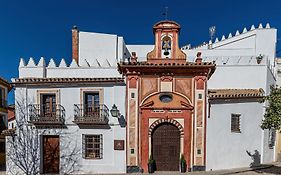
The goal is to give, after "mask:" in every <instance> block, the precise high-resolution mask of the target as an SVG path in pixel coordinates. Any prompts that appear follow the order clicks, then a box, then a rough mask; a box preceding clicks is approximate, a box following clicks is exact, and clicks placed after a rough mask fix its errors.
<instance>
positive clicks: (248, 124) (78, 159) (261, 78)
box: [7, 24, 277, 174]
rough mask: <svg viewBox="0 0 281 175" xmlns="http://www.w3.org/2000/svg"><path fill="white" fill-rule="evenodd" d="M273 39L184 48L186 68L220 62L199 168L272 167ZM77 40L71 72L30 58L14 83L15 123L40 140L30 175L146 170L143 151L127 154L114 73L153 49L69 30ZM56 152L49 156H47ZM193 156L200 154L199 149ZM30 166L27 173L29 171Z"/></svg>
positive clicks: (267, 35)
mask: <svg viewBox="0 0 281 175" xmlns="http://www.w3.org/2000/svg"><path fill="white" fill-rule="evenodd" d="M276 33H277V30H276V29H274V28H270V26H269V24H267V25H266V26H265V27H263V26H262V25H261V24H260V25H259V26H258V27H257V28H255V26H252V27H251V28H250V29H248V30H247V29H246V28H245V29H244V30H243V31H241V32H239V31H237V32H236V33H235V34H234V33H231V34H229V36H228V37H225V36H222V39H221V40H220V41H218V39H216V40H215V42H214V43H212V42H208V43H207V44H203V45H201V46H199V47H195V48H190V47H187V46H183V47H182V48H181V50H182V51H183V52H184V53H185V54H186V55H187V62H195V59H196V54H197V53H198V52H201V53H202V59H203V62H205V61H206V62H212V61H215V63H216V70H215V72H214V74H213V75H212V77H211V78H210V80H209V81H208V87H207V88H208V92H209V95H208V97H207V105H206V107H205V108H204V112H205V114H206V115H205V117H206V119H205V121H206V130H205V137H204V138H205V142H206V143H205V144H204V145H205V146H204V149H205V151H204V153H205V152H206V154H204V155H203V158H202V160H203V163H202V164H200V166H199V168H198V166H197V169H200V170H216V169H227V168H237V167H247V166H251V165H256V164H259V163H268V162H272V161H274V158H275V157H274V149H273V148H274V145H272V143H271V142H270V138H271V137H270V134H271V133H270V132H268V131H263V130H262V129H261V128H260V127H259V126H260V124H261V120H262V118H263V114H264V112H265V108H264V106H265V104H264V103H259V102H260V100H261V98H262V96H263V95H266V94H268V93H269V90H270V89H269V86H270V85H272V84H275V81H276V68H275V45H276ZM72 39H73V43H72V44H73V45H72V47H73V51H72V52H73V60H72V62H71V64H70V65H67V64H66V62H65V60H64V59H62V60H61V62H60V63H59V64H57V63H55V62H54V60H52V59H51V60H50V61H49V63H48V64H46V63H45V59H44V58H41V59H40V60H39V62H38V63H37V64H36V63H35V61H34V60H33V59H32V58H30V59H29V61H28V63H27V64H26V63H25V61H24V59H21V61H20V66H19V77H18V78H16V79H13V85H14V86H15V98H16V119H17V121H18V123H20V122H22V121H25V123H24V125H23V126H25V129H24V130H23V131H25V132H26V131H28V132H31V133H34V132H35V133H36V135H37V136H38V137H35V138H34V139H33V140H37V141H38V143H37V146H38V149H36V150H35V151H34V152H36V154H35V153H34V154H32V155H33V156H34V160H36V161H33V162H34V163H33V164H34V167H35V168H33V169H32V172H33V173H35V174H36V173H51V172H58V171H59V172H61V173H75V174H87V173H93V174H97V173H125V172H126V166H139V167H140V168H143V169H145V168H144V167H142V166H141V163H140V158H139V159H138V160H136V161H131V158H132V157H131V154H133V155H134V156H135V154H140V152H136V153H135V152H134V150H132V149H130V150H129V144H130V143H129V141H128V140H129V139H130V138H128V137H129V136H128V132H127V133H126V120H127V119H128V108H129V104H128V103H127V101H126V81H125V79H124V78H123V77H122V75H120V74H119V72H118V71H117V63H118V62H121V61H126V62H127V60H128V59H129V58H131V57H132V55H131V53H132V52H136V53H137V57H138V61H146V59H147V58H146V57H147V53H148V52H150V51H151V50H153V48H154V45H126V44H125V42H124V39H123V37H120V36H117V35H111V34H101V33H93V32H82V31H78V30H77V28H74V29H73V31H72ZM257 58H261V60H257ZM152 71H153V70H152ZM114 104H115V105H116V106H117V108H118V110H119V111H120V112H119V114H118V115H117V116H112V115H111V112H110V110H111V109H112V106H113V105H114ZM193 105H194V104H193ZM196 115H197V114H195V115H194V117H196ZM23 119H24V120H23ZM26 128H29V130H28V129H26ZM19 131H20V129H17V131H16V133H17V134H18V135H17V136H13V137H10V138H9V140H8V141H7V147H9V148H12V144H13V143H17V139H20V138H19V137H20V134H19V133H18V132H19ZM139 134H140V135H141V133H139ZM33 135H34V134H33ZM194 137H195V136H194ZM139 138H141V136H139ZM192 138H193V136H192ZM48 143H51V145H53V146H50V145H49V146H48ZM126 147H128V149H127V150H126ZM58 148H59V149H58ZM21 149H23V148H21ZM55 150H56V152H55V154H52V155H53V156H51V157H50V155H51V154H50V152H49V151H55ZM192 151H193V152H192V154H194V155H197V154H199V152H198V149H196V146H195V143H193V146H192ZM200 153H201V150H200ZM192 154H191V155H192ZM136 157H138V156H136ZM199 157H200V156H199ZM51 158H52V159H54V160H52V161H51ZM7 159H8V162H7V167H8V168H7V173H8V174H13V173H15V172H21V171H22V170H20V169H19V168H16V167H19V166H14V163H15V162H14V161H13V158H12V157H11V155H10V156H9V155H8V158H7ZM190 160H191V163H190V165H188V167H189V168H190V170H191V169H193V170H196V168H194V167H195V166H196V160H195V159H193V158H191V159H190ZM20 161H23V160H20ZM132 162H134V163H132ZM31 164H32V163H31ZM33 164H32V165H33ZM198 165H199V164H198ZM28 167H29V168H28ZM28 167H26V168H27V169H28V171H29V169H30V167H31V166H28Z"/></svg>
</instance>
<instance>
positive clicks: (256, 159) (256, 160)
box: [246, 150, 261, 167]
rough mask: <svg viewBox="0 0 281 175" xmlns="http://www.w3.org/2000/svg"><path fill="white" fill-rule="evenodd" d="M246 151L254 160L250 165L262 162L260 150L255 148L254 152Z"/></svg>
mask: <svg viewBox="0 0 281 175" xmlns="http://www.w3.org/2000/svg"><path fill="white" fill-rule="evenodd" d="M246 153H247V154H248V156H250V157H251V158H252V160H253V162H252V163H251V164H250V167H256V166H259V165H260V164H261V155H260V153H259V151H258V150H255V151H254V153H253V154H252V153H251V152H250V151H248V150H246Z"/></svg>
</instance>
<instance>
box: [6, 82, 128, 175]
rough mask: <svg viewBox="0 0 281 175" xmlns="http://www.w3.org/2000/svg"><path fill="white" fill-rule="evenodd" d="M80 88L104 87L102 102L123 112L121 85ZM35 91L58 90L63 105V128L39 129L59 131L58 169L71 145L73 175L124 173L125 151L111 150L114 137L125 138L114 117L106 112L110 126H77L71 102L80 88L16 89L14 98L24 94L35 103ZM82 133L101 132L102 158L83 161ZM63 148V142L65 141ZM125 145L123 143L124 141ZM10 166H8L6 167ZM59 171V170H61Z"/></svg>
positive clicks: (123, 87) (75, 98)
mask: <svg viewBox="0 0 281 175" xmlns="http://www.w3.org/2000/svg"><path fill="white" fill-rule="evenodd" d="M81 88H83V89H87V88H88V89H93V88H103V90H104V104H105V105H107V107H108V108H109V109H111V107H112V106H113V104H116V106H117V107H118V109H119V110H120V113H121V114H122V115H125V85H118V86H113V85H107V86H104V87H101V86H98V87H97V86H91V87H81ZM37 90H59V102H58V104H61V105H62V106H64V108H65V114H66V115H65V116H66V126H67V129H62V130H60V131H58V129H44V130H43V129H40V132H44V134H45V135H46V134H47V135H48V134H50V135H51V134H56V133H58V132H59V133H60V134H59V135H60V147H61V150H60V156H61V161H60V162H61V170H62V171H63V165H62V163H63V162H64V161H65V160H64V159H63V158H62V157H64V155H66V154H67V152H68V151H70V150H71V147H74V146H75V145H76V147H77V148H79V155H78V156H79V158H78V163H77V165H78V166H79V170H80V171H78V172H75V174H81V173H84V174H85V173H86V174H89V173H91V174H96V173H125V172H126V162H125V161H126V157H125V150H124V151H117V150H114V140H126V134H125V133H126V129H125V128H122V127H120V125H119V122H118V119H117V118H113V117H112V116H111V115H110V114H109V115H110V116H109V125H110V129H79V128H78V126H77V125H76V124H74V123H73V120H74V104H79V103H80V88H72V87H64V88H36V87H34V88H28V90H27V91H26V88H16V90H15V95H16V100H18V101H21V100H22V99H24V97H25V95H27V96H28V102H27V104H34V103H35V104H36V103H38V101H37ZM82 134H102V135H103V159H100V160H86V159H83V158H82ZM69 143H70V145H69V146H68V147H70V148H65V145H67V144H69ZM125 145H126V143H125ZM9 168H10V167H9ZM62 173H63V172H62Z"/></svg>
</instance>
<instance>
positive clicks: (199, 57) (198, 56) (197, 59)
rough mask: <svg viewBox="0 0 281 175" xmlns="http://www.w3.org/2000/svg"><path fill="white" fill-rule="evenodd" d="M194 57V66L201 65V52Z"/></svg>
mask: <svg viewBox="0 0 281 175" xmlns="http://www.w3.org/2000/svg"><path fill="white" fill-rule="evenodd" d="M196 56H197V58H196V60H195V62H196V64H201V63H202V58H201V52H197V55H196Z"/></svg>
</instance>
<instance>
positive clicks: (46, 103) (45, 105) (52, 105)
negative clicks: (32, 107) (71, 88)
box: [40, 94, 57, 117]
mask: <svg viewBox="0 0 281 175" xmlns="http://www.w3.org/2000/svg"><path fill="white" fill-rule="evenodd" d="M56 107H57V106H56V94H42V95H41V105H40V109H41V114H42V115H44V116H45V117H55V116H56Z"/></svg>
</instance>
